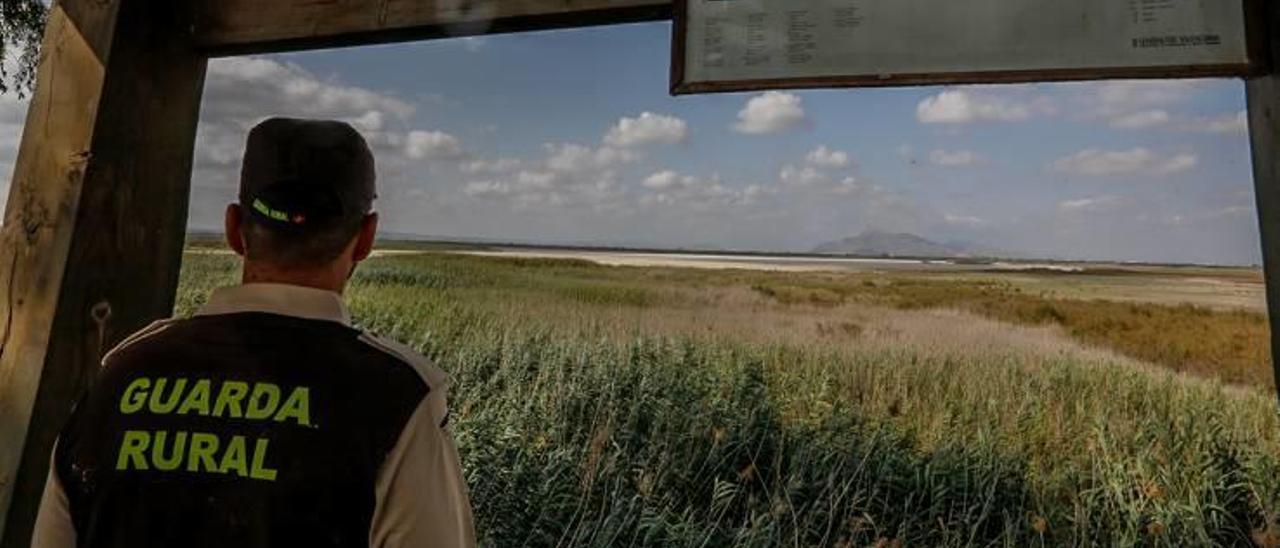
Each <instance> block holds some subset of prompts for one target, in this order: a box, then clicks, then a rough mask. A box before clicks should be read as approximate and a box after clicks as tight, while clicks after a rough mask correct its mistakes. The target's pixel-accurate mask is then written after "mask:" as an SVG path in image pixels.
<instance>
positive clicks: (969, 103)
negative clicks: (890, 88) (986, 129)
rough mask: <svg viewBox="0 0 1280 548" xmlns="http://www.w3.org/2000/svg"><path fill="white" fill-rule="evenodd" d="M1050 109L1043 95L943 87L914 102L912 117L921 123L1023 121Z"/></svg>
mask: <svg viewBox="0 0 1280 548" xmlns="http://www.w3.org/2000/svg"><path fill="white" fill-rule="evenodd" d="M1052 112H1053V106H1052V104H1051V103H1050V102H1049V101H1048V99H1046V98H1043V97H1026V96H1025V95H1022V94H1013V93H998V92H994V91H978V90H972V89H953V90H947V91H943V92H941V93H939V94H937V95H934V96H931V97H926V98H924V99H923V100H922V101H920V103H919V104H917V105H916V119H917V120H919V121H920V122H921V123H925V124H968V123H973V122H1023V121H1026V120H1029V119H1031V118H1032V116H1035V115H1038V114H1050V113H1052Z"/></svg>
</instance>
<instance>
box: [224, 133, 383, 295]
mask: <svg viewBox="0 0 1280 548" xmlns="http://www.w3.org/2000/svg"><path fill="white" fill-rule="evenodd" d="M374 179H375V174H374V163H373V154H372V153H370V151H369V146H368V144H366V143H365V141H364V138H363V137H361V136H360V134H359V133H358V132H356V130H355V129H354V128H352V127H351V126H350V125H348V124H345V123H343V122H334V121H325V120H298V119H290V118H272V119H269V120H267V121H265V122H262V123H260V124H258V125H257V126H255V127H254V128H253V129H252V130H250V132H249V139H248V142H247V143H246V144H245V152H244V164H243V165H242V167H241V169H240V198H239V203H237V204H231V205H230V206H228V207H227V216H226V229H227V242H228V243H229V244H230V245H231V248H232V249H234V250H235V251H236V252H237V253H239V254H241V255H243V256H244V258H245V272H244V281H246V282H254V281H257V282H277V283H290V284H294V285H307V286H313V287H320V288H323V289H331V290H334V291H341V290H342V287H343V285H344V284H345V282H346V279H347V278H348V277H349V276H350V275H351V272H352V270H353V269H354V268H355V265H356V263H358V262H360V261H362V260H364V259H365V258H366V257H368V256H369V252H370V251H371V250H372V248H373V238H374V233H375V231H376V229H377V216H376V214H374V213H372V209H373V199H374V197H375V191H374Z"/></svg>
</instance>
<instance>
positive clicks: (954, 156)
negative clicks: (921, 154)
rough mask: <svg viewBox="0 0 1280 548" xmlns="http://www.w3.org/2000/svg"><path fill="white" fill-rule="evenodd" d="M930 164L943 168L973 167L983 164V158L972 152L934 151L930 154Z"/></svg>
mask: <svg viewBox="0 0 1280 548" xmlns="http://www.w3.org/2000/svg"><path fill="white" fill-rule="evenodd" d="M929 163H931V164H933V165H935V166H942V167H972V166H975V165H978V164H980V163H982V157H980V156H978V154H977V153H975V152H973V151H971V150H955V151H949V150H934V151H933V152H930V153H929Z"/></svg>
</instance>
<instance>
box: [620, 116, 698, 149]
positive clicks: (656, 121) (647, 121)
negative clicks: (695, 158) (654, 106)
mask: <svg viewBox="0 0 1280 548" xmlns="http://www.w3.org/2000/svg"><path fill="white" fill-rule="evenodd" d="M688 134H689V125H688V124H687V123H685V121H684V120H681V119H679V118H676V117H675V116H667V115H663V114H654V113H652V112H642V113H640V116H638V117H636V118H622V119H621V120H618V123H617V124H616V125H614V126H613V128H611V129H609V133H607V134H606V135H605V136H604V142H605V144H607V145H609V146H613V147H619V148H627V147H635V146H643V145H649V144H664V145H673V144H676V143H679V142H681V141H684V139H685V137H686V136H687V135H688Z"/></svg>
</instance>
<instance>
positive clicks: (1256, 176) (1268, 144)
mask: <svg viewBox="0 0 1280 548" xmlns="http://www.w3.org/2000/svg"><path fill="white" fill-rule="evenodd" d="M1256 20H1257V21H1258V22H1259V23H1260V24H1259V25H1257V26H1256V27H1255V28H1254V29H1252V30H1254V31H1256V32H1255V34H1254V36H1257V37H1258V39H1259V40H1264V41H1265V42H1266V43H1267V46H1268V47H1267V48H1265V51H1266V53H1267V56H1268V57H1267V59H1266V70H1265V72H1266V73H1265V74H1264V75H1261V76H1257V77H1254V78H1250V79H1249V80H1247V81H1246V83H1245V93H1246V96H1247V98H1248V104H1249V107H1248V108H1249V141H1250V144H1251V145H1252V148H1253V186H1254V195H1255V197H1256V198H1255V199H1256V202H1257V207H1258V228H1259V233H1260V234H1261V236H1262V265H1263V269H1264V272H1265V275H1266V287H1267V312H1268V315H1269V316H1270V318H1271V362H1272V372H1273V375H1274V377H1273V380H1274V381H1275V383H1276V386H1277V390H1278V392H1277V397H1280V150H1277V148H1276V147H1280V73H1277V71H1276V61H1277V60H1280V2H1268V4H1267V6H1266V7H1265V11H1264V12H1260V13H1259V17H1257V19H1256Z"/></svg>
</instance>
